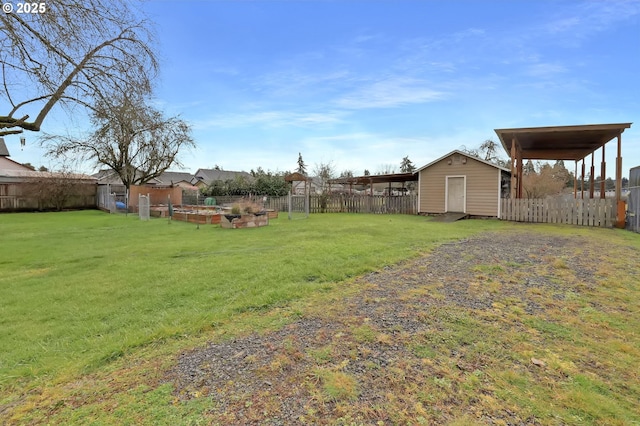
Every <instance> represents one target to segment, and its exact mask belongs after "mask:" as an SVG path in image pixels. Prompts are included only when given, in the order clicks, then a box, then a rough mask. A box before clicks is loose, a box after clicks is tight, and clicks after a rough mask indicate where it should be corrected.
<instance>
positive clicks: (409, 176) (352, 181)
mask: <svg viewBox="0 0 640 426" xmlns="http://www.w3.org/2000/svg"><path fill="white" fill-rule="evenodd" d="M417 181H418V176H417V175H416V174H415V173H389V174H384V175H365V176H350V177H341V178H337V179H331V180H330V181H329V183H338V184H342V185H349V192H350V193H351V192H353V186H354V185H363V186H364V185H369V187H370V193H371V195H373V184H375V183H386V184H388V185H389V186H388V187H389V193H391V184H392V183H401V184H402V187H403V188H404V184H405V183H407V182H417Z"/></svg>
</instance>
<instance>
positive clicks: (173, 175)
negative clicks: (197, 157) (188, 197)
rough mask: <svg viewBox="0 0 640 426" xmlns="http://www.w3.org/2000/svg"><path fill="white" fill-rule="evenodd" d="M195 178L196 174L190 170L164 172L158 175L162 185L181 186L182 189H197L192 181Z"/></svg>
mask: <svg viewBox="0 0 640 426" xmlns="http://www.w3.org/2000/svg"><path fill="white" fill-rule="evenodd" d="M194 178H195V176H194V175H192V174H191V173H188V172H164V173H162V174H161V175H160V176H158V178H157V180H158V181H160V182H161V184H162V185H169V186H179V187H180V188H182V189H188V190H197V189H198V188H197V187H196V186H194V185H193V184H192V183H191V181H192V180H193V179H194Z"/></svg>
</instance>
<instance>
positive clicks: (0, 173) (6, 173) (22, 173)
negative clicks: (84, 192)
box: [0, 170, 96, 182]
mask: <svg viewBox="0 0 640 426" xmlns="http://www.w3.org/2000/svg"><path fill="white" fill-rule="evenodd" d="M63 176H64V177H68V178H69V179H76V180H86V181H91V182H95V181H96V178H95V176H89V175H85V174H83V173H68V174H67V173H56V172H38V171H35V170H0V177H8V178H49V177H63Z"/></svg>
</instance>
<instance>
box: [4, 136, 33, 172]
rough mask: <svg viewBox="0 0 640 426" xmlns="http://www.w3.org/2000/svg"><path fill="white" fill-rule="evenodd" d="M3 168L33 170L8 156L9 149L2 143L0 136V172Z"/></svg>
mask: <svg viewBox="0 0 640 426" xmlns="http://www.w3.org/2000/svg"><path fill="white" fill-rule="evenodd" d="M4 170H24V171H33V169H32V168H30V167H27V166H25V165H23V164H20V163H18V162H17V161H13V160H12V159H11V158H9V150H8V149H7V145H6V144H5V143H4V138H0V172H2V171H4Z"/></svg>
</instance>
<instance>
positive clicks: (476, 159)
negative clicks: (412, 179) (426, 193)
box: [415, 149, 511, 173]
mask: <svg viewBox="0 0 640 426" xmlns="http://www.w3.org/2000/svg"><path fill="white" fill-rule="evenodd" d="M454 154H459V155H464V156H465V157H467V158H471V159H472V160H475V161H479V162H480V163H484V164H486V165H488V166H491V167H495V168H496V169H500V170H503V171H505V172H509V173H511V170H509V169H507V168H506V167H502V166H499V165H497V164H494V163H492V162H490V161H486V160H483V159H482V158H478V157H476V156H475V155H471V154H469V153H467V152H463V151H459V150H457V149H454V150H453V151H451V152H450V153H448V154H446V155H443V156H442V157H440V158H438V159H437V160H435V161H432V162H430V163H429V164H427V165H424V166H422V167H420V168H419V169H418V170H416V171H415V173H419V172H420V171H422V170H424V169H426V168H427V167H431V166H432V165H434V164H436V163H439V162H440V161H442V160H444V159H445V158H447V157H450V156H452V155H454Z"/></svg>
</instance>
